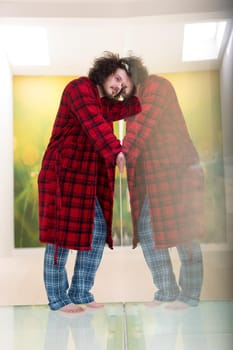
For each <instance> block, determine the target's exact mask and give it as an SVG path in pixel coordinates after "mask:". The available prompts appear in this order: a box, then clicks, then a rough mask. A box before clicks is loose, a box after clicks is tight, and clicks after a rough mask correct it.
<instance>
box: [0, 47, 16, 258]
mask: <svg viewBox="0 0 233 350" xmlns="http://www.w3.org/2000/svg"><path fill="white" fill-rule="evenodd" d="M0 77H1V79H0V101H1V103H0V164H1V171H0V214H1V220H0V256H7V255H9V254H10V253H11V252H12V248H13V236H14V235H13V108H12V105H13V93H12V74H11V70H10V66H9V64H8V61H7V58H6V56H5V54H4V51H3V50H2V48H1V47H0Z"/></svg>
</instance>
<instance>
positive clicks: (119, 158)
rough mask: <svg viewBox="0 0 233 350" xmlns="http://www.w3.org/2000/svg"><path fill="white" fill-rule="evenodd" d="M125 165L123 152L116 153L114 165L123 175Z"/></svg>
mask: <svg viewBox="0 0 233 350" xmlns="http://www.w3.org/2000/svg"><path fill="white" fill-rule="evenodd" d="M125 164H126V159H125V155H124V153H123V152H120V153H118V155H117V157H116V165H117V166H118V168H119V171H120V173H123V171H124V168H125Z"/></svg>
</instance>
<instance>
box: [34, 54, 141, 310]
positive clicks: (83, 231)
mask: <svg viewBox="0 0 233 350" xmlns="http://www.w3.org/2000/svg"><path fill="white" fill-rule="evenodd" d="M133 91H134V86H133V83H132V81H131V78H130V77H129V75H128V73H127V71H126V68H125V66H124V65H123V63H122V61H121V59H120V58H119V56H118V55H115V54H112V53H106V54H105V55H104V56H103V57H100V58H97V59H96V60H95V61H94V64H93V67H92V68H91V69H90V71H89V74H88V77H80V78H78V79H74V80H73V81H71V82H70V83H69V84H68V85H67V86H66V87H65V89H64V92H63V94H62V98H61V102H60V106H59V109H58V112H57V115H56V118H55V122H54V126H53V130H52V135H51V138H50V141H49V144H48V146H47V149H46V151H45V154H44V157H43V160H42V167H41V170H40V173H39V177H38V186H39V230H40V241H41V242H42V243H46V244H47V245H46V249H45V258H44V282H45V288H46V292H47V296H48V300H49V306H50V308H51V309H52V310H61V311H64V312H81V311H82V310H83V308H81V307H80V306H79V305H78V304H87V306H89V307H99V306H102V304H98V303H96V302H95V301H94V297H93V295H92V294H91V293H90V289H91V288H92V286H93V284H94V278H95V274H96V271H97V269H98V266H99V263H100V260H101V257H102V253H103V249H104V246H105V243H106V242H107V243H108V245H109V247H110V248H112V245H113V243H112V237H111V224H112V211H113V191H114V172H115V165H117V166H118V168H119V170H120V172H122V171H123V170H124V165H125V158H124V155H123V153H122V146H121V144H120V142H119V140H118V139H117V138H116V137H115V136H114V133H113V125H112V122H113V121H115V120H119V119H122V118H125V117H127V116H131V115H133V114H135V113H138V112H139V111H140V104H139V102H138V99H137V98H136V97H135V96H132V93H133ZM122 92H124V95H125V96H126V98H125V101H117V100H116V99H117V97H118V96H119V95H120V94H121V93H122ZM69 249H74V250H77V251H78V252H77V257H76V262H75V267H74V274H73V277H72V281H71V285H70V287H69V284H68V280H67V273H66V268H65V265H66V261H67V257H68V253H69Z"/></svg>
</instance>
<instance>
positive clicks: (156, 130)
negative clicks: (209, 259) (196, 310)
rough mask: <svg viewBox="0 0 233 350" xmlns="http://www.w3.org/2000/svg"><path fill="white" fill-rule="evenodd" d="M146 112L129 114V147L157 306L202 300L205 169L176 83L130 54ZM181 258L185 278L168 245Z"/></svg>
mask: <svg viewBox="0 0 233 350" xmlns="http://www.w3.org/2000/svg"><path fill="white" fill-rule="evenodd" d="M124 62H126V66H127V68H128V72H129V74H130V75H131V76H132V78H133V80H134V83H135V84H136V85H137V90H138V92H137V95H138V97H139V101H140V103H141V108H142V112H141V113H139V114H138V115H136V116H135V117H132V118H129V119H127V121H126V125H127V127H126V130H127V131H126V136H125V138H124V140H123V152H124V154H125V155H126V159H127V173H128V185H129V191H130V201H131V208H132V218H133V227H134V241H133V246H134V247H136V245H137V242H138V241H140V244H141V247H142V250H143V254H144V256H145V259H146V262H147V264H148V267H149V269H150V271H151V273H152V276H153V281H154V284H155V286H156V287H157V289H158V290H157V291H156V293H155V295H154V301H153V302H152V303H151V304H152V305H159V304H161V303H162V302H168V301H173V303H169V306H167V307H169V308H184V307H186V306H187V305H193V306H195V305H198V303H199V297H200V292H201V287H202V279H203V267H202V253H201V249H200V244H199V242H198V240H199V239H200V238H201V237H202V235H203V189H204V188H203V186H204V178H203V171H202V169H201V166H200V162H199V157H198V154H197V151H196V149H195V147H194V145H193V143H192V140H191V138H190V136H189V133H188V130H187V127H186V124H185V121H184V118H183V115H182V111H181V108H180V106H179V103H178V100H177V97H176V93H175V91H174V88H173V86H172V85H171V83H170V82H169V81H168V80H166V79H164V78H162V77H159V76H157V75H149V74H148V71H147V69H146V67H145V66H144V65H143V63H142V61H141V59H140V58H138V57H134V56H132V57H128V58H125V59H124ZM170 247H176V248H177V251H178V255H179V258H180V260H181V268H180V276H179V285H178V284H177V282H176V278H175V275H174V272H173V268H172V263H171V258H170V254H169V250H168V248H170Z"/></svg>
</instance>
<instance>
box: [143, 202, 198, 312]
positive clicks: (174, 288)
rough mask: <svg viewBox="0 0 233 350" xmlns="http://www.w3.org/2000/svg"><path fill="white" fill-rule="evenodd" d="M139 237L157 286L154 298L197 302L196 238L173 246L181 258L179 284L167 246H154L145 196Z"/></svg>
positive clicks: (195, 303) (194, 303)
mask: <svg viewBox="0 0 233 350" xmlns="http://www.w3.org/2000/svg"><path fill="white" fill-rule="evenodd" d="M139 240H140V245H141V248H142V251H143V255H144V257H145V260H146V263H147V265H148V267H149V269H150V271H151V274H152V278H153V282H154V285H155V286H156V288H157V289H158V290H157V291H156V292H155V295H154V299H156V300H159V301H173V300H180V301H182V302H185V303H187V304H189V305H191V306H196V305H198V303H199V300H200V293H201V287H202V283H203V261H202V252H201V247H200V244H199V242H198V241H192V242H190V244H188V245H187V244H181V245H179V246H177V247H176V249H177V251H178V255H179V258H180V262H181V266H180V273H179V286H178V284H177V282H176V278H175V274H174V272H173V267H172V262H171V257H170V254H169V250H168V249H166V248H165V249H164V248H163V249H158V248H155V247H154V241H153V237H152V228H151V220H150V215H149V204H148V198H147V197H146V199H145V201H144V204H143V207H142V210H141V213H140V219H139Z"/></svg>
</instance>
